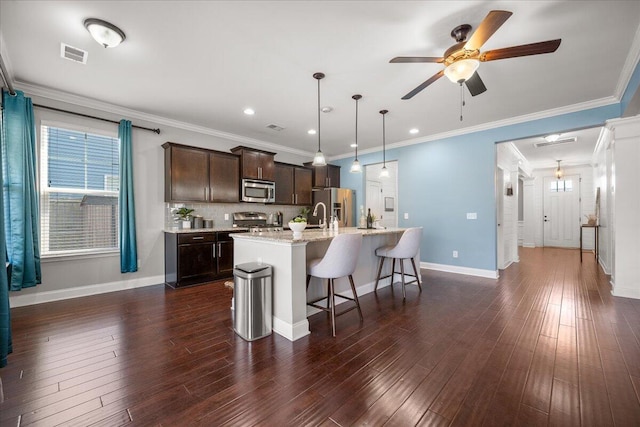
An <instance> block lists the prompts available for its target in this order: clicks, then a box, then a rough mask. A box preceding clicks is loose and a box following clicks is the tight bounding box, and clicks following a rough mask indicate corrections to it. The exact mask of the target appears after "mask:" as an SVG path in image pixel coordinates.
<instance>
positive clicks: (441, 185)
mask: <svg viewBox="0 0 640 427" xmlns="http://www.w3.org/2000/svg"><path fill="white" fill-rule="evenodd" d="M620 115H621V104H612V105H609V106H605V107H599V108H594V109H590V110H585V111H580V112H577V113H570V114H564V115H560V116H556V117H551V118H547V119H540V120H533V121H530V122H525V123H520V124H515V125H509V126H503V127H499V128H495V129H490V130H486V131H482V132H475V133H471V134H466V135H460V136H455V137H451V138H446V139H441V140H436V141H429V142H424V143H421V144H415V145H411V146H407V147H402V148H396V149H391V150H388V151H387V153H386V158H387V161H389V160H397V161H398V203H399V211H398V217H399V221H398V225H399V226H400V227H414V226H422V227H424V234H423V238H422V245H421V248H420V251H421V254H420V255H421V260H422V261H423V262H430V263H436V264H446V265H455V266H461V267H469V268H476V269H482V270H492V271H495V270H497V260H496V227H495V224H496V208H495V206H496V197H495V184H494V183H495V179H494V175H495V143H496V142H501V141H507V140H513V139H519V138H524V137H528V136H533V135H543V134H548V133H553V132H561V131H566V130H569V129H578V128H586V127H593V126H600V125H603V124H604V122H605V120H608V119H611V118H616V117H620ZM358 158H359V160H360V163H361V164H362V165H363V166H364V165H367V164H373V163H380V162H382V153H381V152H377V153H371V154H365V155H362V154H361V155H360V156H358ZM352 161H353V158H346V159H340V160H337V161H332V162H331V163H332V164H337V165H340V166H341V167H342V168H341V174H340V181H341V186H342V187H347V188H353V189H355V190H356V199H357V200H356V206H360V205H362V204H364V195H365V194H366V193H365V182H364V175H363V174H352V173H350V172H349V167H350V165H351V162H352ZM405 212H407V213H409V219H408V220H405V219H403V215H404V213H405ZM467 212H476V213H477V214H478V219H477V220H467V219H466V214H467ZM453 250H457V251H458V252H459V257H458V258H452V256H451V253H452V251H453Z"/></svg>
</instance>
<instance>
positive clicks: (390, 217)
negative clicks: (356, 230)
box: [357, 160, 398, 227]
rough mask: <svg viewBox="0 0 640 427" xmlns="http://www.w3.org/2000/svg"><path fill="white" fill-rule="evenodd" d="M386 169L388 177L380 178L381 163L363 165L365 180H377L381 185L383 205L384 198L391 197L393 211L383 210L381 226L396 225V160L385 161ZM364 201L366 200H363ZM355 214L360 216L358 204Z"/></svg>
mask: <svg viewBox="0 0 640 427" xmlns="http://www.w3.org/2000/svg"><path fill="white" fill-rule="evenodd" d="M386 166H387V170H388V171H389V177H388V178H380V171H381V170H382V163H377V164H372V165H367V166H366V167H365V182H369V181H375V182H379V183H380V185H381V187H382V202H383V205H384V198H385V197H391V198H393V211H386V210H385V211H383V212H382V213H381V215H382V221H381V225H382V226H383V227H397V226H398V162H397V161H395V160H394V161H390V162H386ZM365 203H366V201H365ZM357 216H358V219H359V217H360V206H357Z"/></svg>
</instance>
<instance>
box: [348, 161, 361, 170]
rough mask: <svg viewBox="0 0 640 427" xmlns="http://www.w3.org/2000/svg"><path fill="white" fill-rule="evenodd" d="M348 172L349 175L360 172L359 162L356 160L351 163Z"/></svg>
mask: <svg viewBox="0 0 640 427" xmlns="http://www.w3.org/2000/svg"><path fill="white" fill-rule="evenodd" d="M349 172H351V173H358V172H362V167H361V166H360V162H359V161H358V159H356V160H354V161H353V163H351V169H349Z"/></svg>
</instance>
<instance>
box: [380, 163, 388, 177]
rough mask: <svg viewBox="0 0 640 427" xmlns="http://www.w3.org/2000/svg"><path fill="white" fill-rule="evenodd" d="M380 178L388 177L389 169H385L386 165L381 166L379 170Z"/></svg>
mask: <svg viewBox="0 0 640 427" xmlns="http://www.w3.org/2000/svg"><path fill="white" fill-rule="evenodd" d="M379 177H380V178H389V169H387V167H386V166H382V169H381V170H380V176H379Z"/></svg>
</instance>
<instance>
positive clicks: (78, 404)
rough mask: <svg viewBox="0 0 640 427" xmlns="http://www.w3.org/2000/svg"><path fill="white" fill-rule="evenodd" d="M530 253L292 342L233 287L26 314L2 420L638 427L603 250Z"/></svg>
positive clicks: (633, 366) (632, 304)
mask: <svg viewBox="0 0 640 427" xmlns="http://www.w3.org/2000/svg"><path fill="white" fill-rule="evenodd" d="M520 253H521V261H520V263H518V264H513V265H512V266H511V267H509V268H508V269H507V270H505V271H501V277H500V279H499V280H497V281H496V280H490V279H481V278H477V277H471V276H463V275H454V274H447V273H439V272H433V271H426V270H423V271H422V275H423V280H424V285H423V287H424V291H423V292H422V293H418V291H417V288H416V287H413V286H412V287H409V288H408V291H407V300H406V302H405V303H403V302H402V292H401V291H400V288H399V287H398V286H399V285H398V284H396V286H395V292H393V293H392V292H391V289H390V288H384V289H382V290H381V291H380V292H378V294H377V295H376V294H368V295H365V296H363V297H362V299H361V304H362V310H363V314H364V316H365V320H364V323H363V324H360V323H359V321H358V314H357V312H356V311H352V312H350V313H349V314H346V315H344V316H340V317H338V319H337V337H336V338H332V337H331V329H330V324H329V321H328V318H327V317H326V314H324V313H321V314H318V315H315V316H313V317H312V318H311V319H310V323H311V329H312V333H311V335H310V336H308V337H305V338H303V339H301V340H299V341H297V342H295V343H291V342H289V341H287V340H286V339H284V338H282V337H280V336H278V335H276V334H274V335H272V336H271V337H268V338H264V339H261V340H258V341H255V342H253V343H247V342H244V341H243V340H242V339H241V338H239V337H237V336H236V335H235V334H234V332H233V331H232V323H231V317H230V309H229V306H230V301H231V291H230V290H229V289H227V288H225V287H224V286H223V283H221V282H219V283H212V284H208V285H203V286H198V287H192V288H185V289H178V290H173V289H169V288H165V287H164V286H151V287H147V288H141V289H135V290H129V291H122V292H115V293H110V294H105V295H98V296H92V297H85V298H78V299H74V300H67V301H60V302H54V303H47V304H40V305H35V306H30V307H23V308H17V309H13V310H12V316H13V333H14V353H13V354H12V355H11V356H10V357H9V365H8V366H7V367H5V368H2V369H1V370H0V376H1V377H2V383H3V385H4V395H5V401H4V402H3V403H1V404H0V425H2V426H16V425H21V426H22V425H45V426H54V425H73V426H88V425H96V426H117V425H124V424H129V423H131V424H133V425H162V426H176V425H180V426H182V425H189V426H191V425H205V426H213V425H216V426H218V425H242V426H244V425H261V426H280V425H295V426H299V425H324V426H335V425H340V426H346V425H374V426H379V425H390V426H410V425H453V426H480V425H489V426H493V425H526V426H529V425H531V426H533V425H554V426H579V425H584V426H590V425H593V426H607V425H616V426H639V425H640V403H639V401H640V398H639V396H640V301H639V300H630V299H624V298H615V297H612V296H611V294H610V285H609V283H608V280H609V278H608V276H605V275H604V274H603V273H602V270H601V269H600V268H599V267H597V265H596V263H595V261H594V257H593V255H589V254H585V256H584V262H583V263H580V261H579V252H578V251H577V250H563V249H549V248H546V249H541V248H538V249H522V248H521V250H520ZM301 286H304V284H301Z"/></svg>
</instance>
